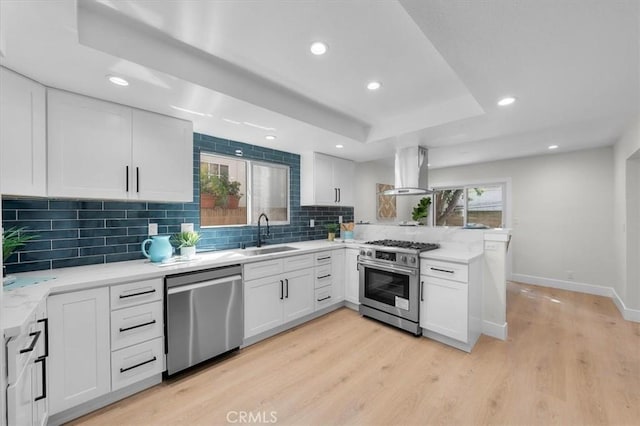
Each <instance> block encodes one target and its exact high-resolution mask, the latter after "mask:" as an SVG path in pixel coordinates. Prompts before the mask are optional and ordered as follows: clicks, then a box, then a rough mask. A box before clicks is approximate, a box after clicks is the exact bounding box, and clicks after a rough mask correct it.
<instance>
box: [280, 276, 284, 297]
mask: <svg viewBox="0 0 640 426" xmlns="http://www.w3.org/2000/svg"><path fill="white" fill-rule="evenodd" d="M280 300H284V281H282V280H280Z"/></svg>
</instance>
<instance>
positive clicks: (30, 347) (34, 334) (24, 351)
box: [20, 330, 42, 354]
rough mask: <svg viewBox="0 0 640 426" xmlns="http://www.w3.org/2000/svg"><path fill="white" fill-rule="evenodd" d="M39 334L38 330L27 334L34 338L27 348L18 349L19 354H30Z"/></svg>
mask: <svg viewBox="0 0 640 426" xmlns="http://www.w3.org/2000/svg"><path fill="white" fill-rule="evenodd" d="M40 333H42V332H41V331H40V330H38V331H35V332H33V333H29V336H35V337H34V338H33V340H32V341H31V344H30V345H29V347H28V348H26V349H20V353H21V354H24V353H27V352H31V351H32V350H33V348H35V347H36V343H38V339H39V338H40Z"/></svg>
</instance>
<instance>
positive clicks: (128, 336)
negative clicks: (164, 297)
mask: <svg viewBox="0 0 640 426" xmlns="http://www.w3.org/2000/svg"><path fill="white" fill-rule="evenodd" d="M163 318H164V317H163V315H162V302H161V301H157V302H152V303H147V304H144V305H140V306H133V307H131V308H127V309H120V310H117V311H113V312H111V350H116V349H121V348H124V347H127V346H131V345H135V344H137V343H140V342H144V341H147V340H151V339H154V338H156V337H162V335H163V333H164V332H163V330H164V324H163Z"/></svg>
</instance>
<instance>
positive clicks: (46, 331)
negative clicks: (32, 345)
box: [38, 318, 49, 357]
mask: <svg viewBox="0 0 640 426" xmlns="http://www.w3.org/2000/svg"><path fill="white" fill-rule="evenodd" d="M38 322H43V323H44V356H45V357H47V356H49V318H42V319H39V320H38Z"/></svg>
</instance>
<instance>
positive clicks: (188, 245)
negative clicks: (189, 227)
mask: <svg viewBox="0 0 640 426" xmlns="http://www.w3.org/2000/svg"><path fill="white" fill-rule="evenodd" d="M198 241H200V234H198V233H197V232H195V231H185V232H179V233H177V234H175V235H174V236H173V238H172V242H173V244H175V245H176V246H178V248H179V249H180V255H181V256H182V257H184V258H186V259H192V258H194V257H195V255H196V244H198Z"/></svg>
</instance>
